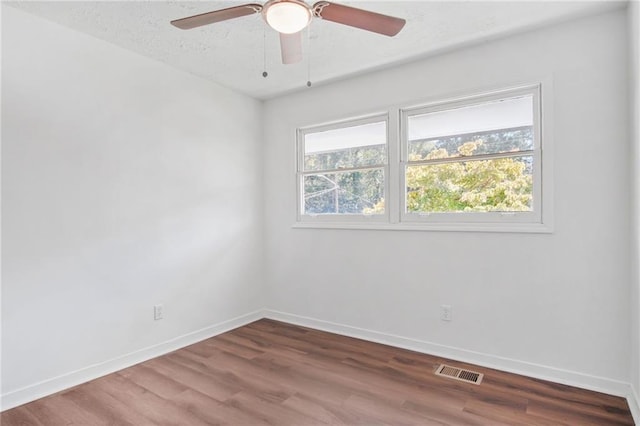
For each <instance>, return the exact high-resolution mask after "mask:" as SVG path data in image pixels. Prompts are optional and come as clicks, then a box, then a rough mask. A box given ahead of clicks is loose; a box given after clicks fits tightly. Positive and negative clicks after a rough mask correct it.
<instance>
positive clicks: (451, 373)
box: [436, 364, 484, 385]
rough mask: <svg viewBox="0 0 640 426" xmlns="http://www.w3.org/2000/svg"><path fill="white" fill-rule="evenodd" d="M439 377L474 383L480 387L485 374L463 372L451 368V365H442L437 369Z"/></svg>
mask: <svg viewBox="0 0 640 426" xmlns="http://www.w3.org/2000/svg"><path fill="white" fill-rule="evenodd" d="M436 375H437V376H443V377H448V378H450V379H456V380H460V381H462V382H467V383H473V384H474V385H479V384H480V383H481V382H482V378H483V377H484V374H482V373H477V372H475V371H469V370H463V369H461V368H456V367H451V366H450V365H446V364H441V365H439V366H438V368H437V369H436Z"/></svg>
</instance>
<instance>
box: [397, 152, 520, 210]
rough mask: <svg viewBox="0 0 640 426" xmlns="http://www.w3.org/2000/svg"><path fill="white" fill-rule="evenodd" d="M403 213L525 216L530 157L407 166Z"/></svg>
mask: <svg viewBox="0 0 640 426" xmlns="http://www.w3.org/2000/svg"><path fill="white" fill-rule="evenodd" d="M406 186H407V194H406V197H407V199H406V201H407V207H406V209H407V212H408V213H436V212H525V211H531V210H532V208H533V157H532V156H521V157H508V158H497V159H491V160H475V161H466V162H452V163H440V164H426V165H425V164H423V165H415V166H407V168H406Z"/></svg>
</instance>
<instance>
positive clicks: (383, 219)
mask: <svg viewBox="0 0 640 426" xmlns="http://www.w3.org/2000/svg"><path fill="white" fill-rule="evenodd" d="M380 122H384V123H385V129H386V132H385V139H386V142H385V155H384V159H385V161H384V164H383V165H382V166H379V165H376V166H363V167H353V168H351V167H349V168H344V169H336V170H327V171H329V172H338V173H339V172H350V171H358V170H376V169H382V171H383V173H384V185H383V191H384V199H385V211H384V213H383V214H355V213H349V214H346V213H342V214H305V213H303V212H304V197H303V188H304V177H305V176H306V175H313V174H320V173H322V172H324V170H310V171H305V170H304V156H305V135H307V134H309V133H321V132H326V131H330V130H338V129H344V128H349V127H357V126H362V125H365V124H372V123H380ZM389 122H390V120H389V113H388V112H382V113H375V114H369V115H365V116H360V117H355V118H349V119H346V120H340V121H333V122H329V123H324V124H320V125H314V126H307V127H301V128H299V129H297V132H296V134H297V137H296V205H297V209H296V211H297V223H299V224H302V223H310V224H322V223H329V224H335V223H343V224H362V223H368V224H385V223H389V220H390V215H389V207H388V206H387V204H386V200H387V197H388V196H389V190H390V185H389V176H390V170H389V163H390V161H389V150H390V143H389V139H390V138H389V135H390V130H389V127H390V126H389Z"/></svg>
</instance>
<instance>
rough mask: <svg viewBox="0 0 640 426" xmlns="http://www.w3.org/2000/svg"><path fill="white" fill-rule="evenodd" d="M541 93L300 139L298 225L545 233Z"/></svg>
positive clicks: (531, 90)
mask: <svg viewBox="0 0 640 426" xmlns="http://www.w3.org/2000/svg"><path fill="white" fill-rule="evenodd" d="M541 90H542V88H541V85H532V86H526V87H519V88H515V89H508V90H501V91H498V92H492V93H488V94H482V95H474V96H470V97H465V98H458V99H454V100H448V101H441V102H435V103H431V104H428V105H422V106H419V107H411V108H391V109H389V112H388V115H385V116H374V117H369V118H364V119H355V120H350V121H344V122H340V123H334V124H329V125H324V126H317V127H311V128H306V129H301V130H299V132H298V199H299V203H298V204H299V207H298V224H299V225H302V226H304V225H305V224H307V225H308V224H309V223H313V224H314V225H311V226H316V225H315V224H318V225H320V226H321V227H323V226H330V227H345V228H382V229H435V230H471V231H473V230H479V231H524V232H547V231H549V230H550V215H549V212H550V208H549V202H550V197H551V194H550V192H551V191H550V189H548V180H547V182H546V183H547V186H545V197H544V199H545V200H546V204H545V210H543V194H542V188H543V173H542V172H543V167H542V162H543V150H542V128H541V121H542V117H541V105H542V104H541ZM387 117H398V118H397V119H394V120H388V118H387ZM389 127H391V128H389ZM389 159H391V160H389ZM545 161H549V159H548V158H546V159H545ZM549 169H550V167H548V168H547V171H546V173H547V176H548V175H549V171H548V170H549ZM547 179H549V178H548V177H547ZM543 213H544V214H543ZM340 224H342V225H344V226H342V225H340Z"/></svg>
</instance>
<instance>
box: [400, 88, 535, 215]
mask: <svg viewBox="0 0 640 426" xmlns="http://www.w3.org/2000/svg"><path fill="white" fill-rule="evenodd" d="M519 96H531V97H532V101H533V111H532V112H533V150H530V151H522V154H520V153H517V152H514V153H513V154H512V153H508V155H506V154H507V153H504V154H492V155H487V156H486V157H484V158H485V159H492V158H500V157H502V158H513V157H519V156H522V157H529V156H531V157H533V171H532V174H533V191H532V192H533V193H532V196H533V200H532V209H531V211H528V212H429V213H420V212H418V213H413V212H407V187H406V171H407V168H408V167H410V166H412V165H414V166H415V165H420V164H422V165H426V164H429V162H428V161H423V162H412V161H409V159H408V157H409V153H408V151H409V137H408V133H409V118H410V117H411V116H415V115H422V114H428V113H434V112H442V111H451V110H455V109H458V108H464V107H470V106H475V105H481V104H484V103H489V102H493V101H499V100H502V99H509V98H516V97H519ZM541 116H542V114H541V104H540V84H535V85H531V86H524V87H518V88H515V89H505V90H502V91H499V92H492V93H483V94H478V95H473V96H468V97H464V98H457V99H453V100H443V101H438V102H434V103H430V104H426V105H421V106H418V107H411V108H403V109H401V110H400V117H401V118H400V128H401V137H400V161H399V163H400V164H399V170H398V172H399V175H400V188H401V193H400V198H399V202H400V222H403V223H444V224H456V223H464V224H495V223H498V224H499V223H505V224H506V223H517V224H531V223H542V199H541V198H542V197H541V196H542V176H541V174H542V144H541V142H542V137H541V133H542V132H541ZM478 160H479V159H477V158H474V157H473V156H469V157H460V158H459V160H458V161H455V160H452V161H450V162H452V163H463V162H470V161H478ZM431 164H435V162H431Z"/></svg>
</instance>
